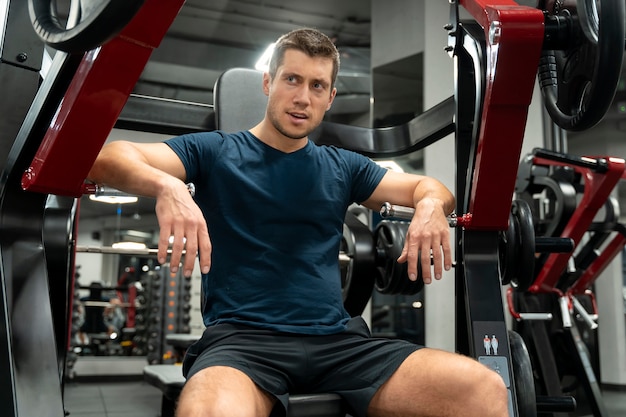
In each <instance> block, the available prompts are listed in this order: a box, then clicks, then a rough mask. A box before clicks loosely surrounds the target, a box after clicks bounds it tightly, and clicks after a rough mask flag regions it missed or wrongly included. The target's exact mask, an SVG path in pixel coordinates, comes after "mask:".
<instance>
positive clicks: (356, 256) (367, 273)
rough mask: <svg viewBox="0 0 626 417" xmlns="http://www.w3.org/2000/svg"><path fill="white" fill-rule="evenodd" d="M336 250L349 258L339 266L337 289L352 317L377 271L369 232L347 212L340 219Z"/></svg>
mask: <svg viewBox="0 0 626 417" xmlns="http://www.w3.org/2000/svg"><path fill="white" fill-rule="evenodd" d="M340 251H343V253H345V254H346V255H347V256H348V257H349V258H350V261H349V262H348V263H346V264H343V265H342V266H341V291H342V296H343V305H344V307H345V309H346V310H347V311H348V313H349V314H350V316H351V317H354V316H358V315H361V313H363V310H364V309H365V306H366V305H367V303H368V301H369V299H370V297H371V296H372V292H373V290H374V280H375V279H376V275H377V271H376V252H375V248H374V238H373V236H372V232H371V231H370V229H369V227H367V226H366V225H365V224H363V222H361V221H360V220H359V219H358V218H357V217H356V216H355V215H354V214H353V213H351V212H348V213H347V214H346V217H345V219H344V225H343V238H342V242H341V247H340ZM340 265H341V263H340Z"/></svg>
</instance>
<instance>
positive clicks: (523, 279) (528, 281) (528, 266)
mask: <svg viewBox="0 0 626 417" xmlns="http://www.w3.org/2000/svg"><path fill="white" fill-rule="evenodd" d="M511 213H512V214H513V219H514V220H515V222H516V224H515V227H516V229H517V242H516V245H517V250H516V251H515V254H514V256H516V257H517V260H516V265H517V268H516V270H517V272H516V273H515V274H514V275H515V276H514V277H513V276H512V277H511V285H512V286H513V287H514V288H515V289H516V290H517V291H521V292H524V291H527V290H528V289H529V288H530V286H531V285H532V283H533V281H534V279H535V229H534V226H533V213H532V211H531V209H530V205H529V204H528V203H527V202H526V201H524V200H513V204H512V206H511Z"/></svg>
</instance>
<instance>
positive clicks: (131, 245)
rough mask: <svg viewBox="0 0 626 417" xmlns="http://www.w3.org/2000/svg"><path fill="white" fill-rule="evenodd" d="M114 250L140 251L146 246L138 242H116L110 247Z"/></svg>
mask: <svg viewBox="0 0 626 417" xmlns="http://www.w3.org/2000/svg"><path fill="white" fill-rule="evenodd" d="M111 247H112V248H114V249H132V250H140V249H146V248H147V246H146V244H145V243H139V242H116V243H114V244H112V245H111Z"/></svg>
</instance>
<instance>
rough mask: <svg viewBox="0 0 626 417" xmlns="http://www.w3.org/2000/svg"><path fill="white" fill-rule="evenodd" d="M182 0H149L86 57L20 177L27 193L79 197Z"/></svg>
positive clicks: (181, 4) (182, 2)
mask: <svg viewBox="0 0 626 417" xmlns="http://www.w3.org/2000/svg"><path fill="white" fill-rule="evenodd" d="M184 3H185V2H184V0H168V1H163V0H147V1H146V3H145V4H144V6H143V7H142V8H141V10H139V12H138V13H137V15H136V16H135V18H134V19H133V20H132V21H131V22H130V23H129V24H128V25H127V26H126V28H124V30H123V31H122V32H121V33H120V34H119V35H118V36H117V37H115V38H114V39H112V40H111V41H109V42H108V43H106V44H105V45H103V46H102V47H100V48H97V49H94V50H92V51H89V52H87V53H86V54H85V56H84V58H83V60H82V62H81V64H80V66H79V68H78V70H77V72H76V75H75V76H74V79H73V80H72V82H71V84H70V86H69V88H68V90H67V92H66V94H65V96H64V98H63V100H62V102H61V104H60V105H59V108H58V110H57V112H56V114H55V116H54V118H53V120H52V122H51V123H50V127H49V128H48V132H47V133H46V135H45V136H44V138H43V141H42V143H41V146H40V147H39V149H38V151H37V154H36V155H35V157H34V159H33V161H32V163H31V164H30V166H29V167H28V169H27V170H26V172H25V173H24V175H23V177H22V188H24V189H25V190H28V191H35V192H41V193H49V194H57V195H67V196H73V197H79V196H80V195H82V192H83V188H82V187H83V182H84V180H85V177H86V176H87V174H88V173H89V170H90V169H91V166H92V165H93V162H94V161H95V159H96V157H97V156H98V153H99V152H100V149H101V148H102V145H103V144H104V142H105V141H106V138H107V137H108V135H109V133H110V132H111V129H113V126H114V125H115V122H116V121H117V118H118V116H119V114H120V112H121V111H122V108H123V107H124V105H125V103H126V100H127V99H128V96H129V95H130V93H131V91H132V89H133V87H134V86H135V83H136V82H137V80H138V79H139V76H140V75H141V72H142V71H143V68H144V66H145V65H146V63H147V62H148V59H149V58H150V55H151V54H152V51H153V50H154V49H155V48H156V47H157V46H158V45H159V44H160V42H161V40H162V39H163V37H164V36H165V33H166V32H167V30H168V28H169V27H170V25H171V24H172V21H173V20H174V18H175V17H176V15H177V14H178V12H179V11H180V8H181V7H182V6H183V4H184Z"/></svg>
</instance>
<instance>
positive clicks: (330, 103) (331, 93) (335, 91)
mask: <svg viewBox="0 0 626 417" xmlns="http://www.w3.org/2000/svg"><path fill="white" fill-rule="evenodd" d="M336 95H337V89H336V88H333V91H331V92H330V98H329V99H328V106H326V111H328V110H330V107H331V106H332V105H333V100H335V96H336Z"/></svg>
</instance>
